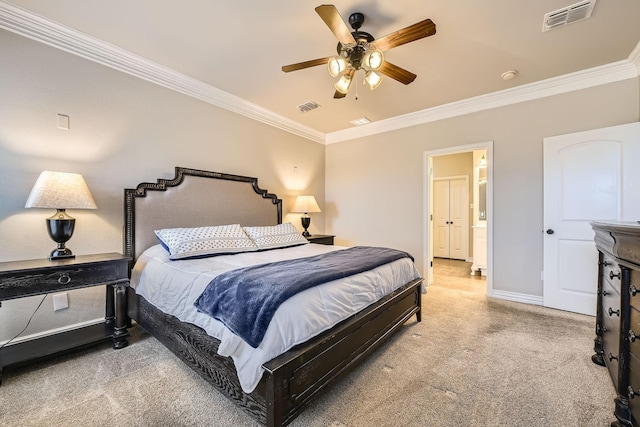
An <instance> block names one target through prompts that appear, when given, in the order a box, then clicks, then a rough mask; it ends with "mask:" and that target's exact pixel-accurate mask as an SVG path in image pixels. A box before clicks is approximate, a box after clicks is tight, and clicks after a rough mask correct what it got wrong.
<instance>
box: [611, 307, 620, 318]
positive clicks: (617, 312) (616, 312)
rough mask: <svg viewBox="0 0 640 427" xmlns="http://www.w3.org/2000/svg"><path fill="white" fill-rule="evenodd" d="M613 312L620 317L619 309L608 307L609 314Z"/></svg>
mask: <svg viewBox="0 0 640 427" xmlns="http://www.w3.org/2000/svg"><path fill="white" fill-rule="evenodd" d="M614 313H615V314H616V315H617V316H618V317H620V309H617V310H614V309H613V308H611V307H609V316H613V315H614Z"/></svg>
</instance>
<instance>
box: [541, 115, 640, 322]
mask: <svg viewBox="0 0 640 427" xmlns="http://www.w3.org/2000/svg"><path fill="white" fill-rule="evenodd" d="M543 149H544V155H543V159H544V230H545V234H544V259H543V262H544V273H543V278H544V284H543V304H544V305H545V306H547V307H552V308H558V309H561V310H567V311H573V312H577V313H583V314H590V315H595V311H596V290H597V284H598V279H597V272H598V264H597V259H598V257H597V251H596V248H595V244H594V242H593V230H592V229H591V225H590V224H589V223H590V221H593V220H604V221H607V220H608V221H636V220H638V219H640V191H638V190H637V189H634V188H633V186H634V185H635V186H637V185H638V183H639V182H640V168H639V167H638V166H637V165H638V164H640V163H639V162H640V123H632V124H629V125H621V126H615V127H611V128H605V129H596V130H592V131H586V132H579V133H575V134H570V135H561V136H555V137H550V138H545V139H544V144H543Z"/></svg>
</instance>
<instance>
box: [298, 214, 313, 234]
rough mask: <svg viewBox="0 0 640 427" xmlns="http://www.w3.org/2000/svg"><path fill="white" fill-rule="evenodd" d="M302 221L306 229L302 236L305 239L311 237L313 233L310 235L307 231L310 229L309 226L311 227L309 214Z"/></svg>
mask: <svg viewBox="0 0 640 427" xmlns="http://www.w3.org/2000/svg"><path fill="white" fill-rule="evenodd" d="M300 221H302V228H304V231H303V232H302V235H303V236H304V237H309V236H311V233H309V232H308V231H307V228H309V226H310V225H311V217H309V216H307V214H305V216H303V217H302V218H300Z"/></svg>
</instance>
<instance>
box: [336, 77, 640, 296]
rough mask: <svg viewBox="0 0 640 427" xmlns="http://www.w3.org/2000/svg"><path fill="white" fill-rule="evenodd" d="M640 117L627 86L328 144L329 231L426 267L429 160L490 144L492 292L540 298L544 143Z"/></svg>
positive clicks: (634, 85) (631, 86) (634, 86)
mask: <svg viewBox="0 0 640 427" xmlns="http://www.w3.org/2000/svg"><path fill="white" fill-rule="evenodd" d="M638 118H639V105H638V79H631V80H625V81H622V82H618V83H613V84H608V85H603V86H599V87H595V88H590V89H586V90H580V91H576V92H571V93H566V94H562V95H556V96H553V97H548V98H545V99H540V100H536V101H530V102H523V103H519V104H515V105H510V106H507V107H502V108H496V109H492V110H487V111H483V112H479V113H474V114H469V115H465V116H461V117H456V118H451V119H446V120H440V121H437V122H432V123H427V124H423V125H419V126H414V127H411V128H405V129H402V130H397V131H393V132H388V133H384V134H379V135H375V136H371V137H365V138H360V139H357V140H352V141H346V142H341V143H337V144H331V145H328V146H327V150H326V171H325V173H326V203H327V216H326V218H327V232H330V233H331V234H335V235H336V242H337V243H338V244H340V243H342V244H347V245H350V244H355V243H357V244H375V245H385V246H391V247H396V248H401V249H404V250H407V251H409V252H410V253H412V254H413V255H414V256H415V258H416V261H417V264H418V267H419V268H420V269H421V270H422V269H423V265H422V260H423V258H424V253H423V229H424V224H423V222H424V221H423V202H424V189H425V185H424V183H423V153H424V152H425V151H429V150H436V149H442V148H448V147H456V146H461V145H467V144H474V143H484V142H487V141H494V146H493V147H494V158H493V180H494V187H493V188H494V193H493V194H494V205H493V213H494V216H493V219H494V231H493V238H494V246H493V249H494V252H493V256H494V258H493V260H494V264H493V288H494V289H496V290H503V291H509V292H514V293H520V294H526V295H533V296H541V295H542V282H541V280H540V272H541V270H542V228H543V223H542V215H543V206H542V200H543V199H542V140H543V138H544V137H547V136H553V135H561V134H566V133H571V132H577V131H583V130H588V129H596V128H601V127H607V126H613V125H618V124H623V123H629V122H634V121H637V120H638Z"/></svg>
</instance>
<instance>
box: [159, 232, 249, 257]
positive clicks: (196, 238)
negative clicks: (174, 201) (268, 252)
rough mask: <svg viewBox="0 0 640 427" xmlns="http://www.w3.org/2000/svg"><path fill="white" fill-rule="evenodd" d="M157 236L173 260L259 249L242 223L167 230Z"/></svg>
mask: <svg viewBox="0 0 640 427" xmlns="http://www.w3.org/2000/svg"><path fill="white" fill-rule="evenodd" d="M155 233H156V237H158V240H160V244H161V245H162V246H163V247H164V248H165V249H166V250H167V252H169V258H170V259H172V260H176V259H184V258H196V257H205V256H212V255H221V254H231V253H238V252H250V251H256V250H258V247H257V246H256V245H255V243H253V241H252V240H251V239H250V238H249V237H248V236H247V235H246V233H245V232H244V231H243V230H242V227H240V224H231V225H218V226H212V227H194V228H164V229H161V230H155Z"/></svg>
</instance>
